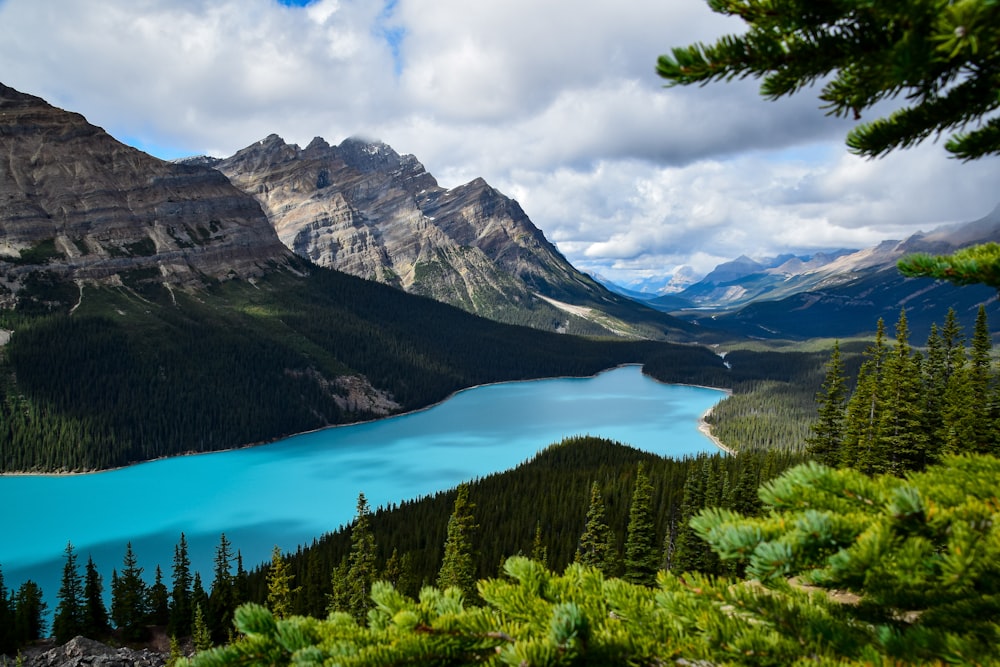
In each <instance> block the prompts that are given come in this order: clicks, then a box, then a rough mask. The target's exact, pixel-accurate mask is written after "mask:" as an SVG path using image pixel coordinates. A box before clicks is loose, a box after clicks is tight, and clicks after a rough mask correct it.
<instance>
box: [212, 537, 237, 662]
mask: <svg viewBox="0 0 1000 667" xmlns="http://www.w3.org/2000/svg"><path fill="white" fill-rule="evenodd" d="M233 558H234V556H233V547H232V544H231V543H230V542H229V540H228V539H227V538H226V534H225V533H222V534H221V535H220V536H219V546H217V547H216V548H215V560H214V566H213V569H212V572H213V576H212V588H211V591H210V592H209V596H208V614H207V616H208V618H207V622H208V627H209V629H210V630H211V632H212V639H213V640H215V641H217V642H223V641H225V640H226V638H227V637H228V636H229V634H230V633H231V632H232V629H233V612H234V611H236V607H237V604H236V587H235V581H234V578H233V570H232V567H233Z"/></svg>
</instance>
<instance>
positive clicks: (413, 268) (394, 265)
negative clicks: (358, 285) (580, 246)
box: [201, 135, 613, 321]
mask: <svg viewBox="0 0 1000 667" xmlns="http://www.w3.org/2000/svg"><path fill="white" fill-rule="evenodd" d="M201 162H202V163H204V160H202V161H201ZM215 167H216V168H217V169H219V170H220V171H221V172H222V173H224V174H225V175H226V176H228V177H229V179H230V180H231V181H232V182H233V183H234V184H235V185H237V186H238V187H239V188H241V189H242V190H244V191H245V192H247V193H249V194H252V195H253V196H254V197H256V198H257V200H258V201H260V203H261V204H262V206H263V207H264V210H265V211H266V212H267V215H268V217H269V218H270V220H271V224H272V225H273V226H274V228H275V230H276V231H277V233H278V237H279V238H280V239H281V240H282V242H283V243H284V244H285V245H286V246H288V248H290V249H291V250H293V251H294V252H295V253H297V254H299V255H301V256H303V257H307V258H309V259H310V260H312V261H313V262H315V263H317V264H320V265H322V266H328V267H331V268H335V269H338V270H341V271H345V272H347V273H351V274H354V275H357V276H360V277H363V278H366V279H370V280H375V281H379V282H383V283H388V284H390V285H394V286H396V287H399V288H401V289H404V290H406V291H408V292H412V293H415V294H421V295H424V296H429V297H432V298H435V299H437V300H440V301H444V302H446V303H450V304H452V305H456V306H459V307H462V308H465V309H466V310H469V311H472V312H475V313H477V314H480V315H485V316H488V317H494V318H495V319H501V320H505V321H519V320H521V319H522V318H521V317H519V316H517V315H510V314H509V313H510V312H511V311H516V310H518V309H536V310H537V309H542V310H545V311H546V312H555V311H554V309H552V307H551V306H550V305H549V304H547V303H544V302H542V301H541V300H540V299H538V298H537V295H538V294H540V295H543V296H546V297H549V298H551V299H557V300H560V301H566V302H569V303H574V304H591V303H597V302H600V301H601V300H604V299H607V298H609V297H610V294H609V293H608V292H607V290H605V288H603V287H602V286H601V285H599V284H598V283H596V282H595V281H594V280H592V279H591V278H590V277H589V276H586V275H584V274H582V273H580V272H579V271H577V270H576V269H575V268H574V267H573V266H572V265H570V264H569V262H567V261H566V259H565V258H564V257H563V256H562V255H561V254H560V253H559V251H558V250H557V249H556V248H555V246H553V245H552V244H551V243H549V242H548V241H547V240H546V239H545V237H544V235H543V234H542V232H541V231H540V230H539V229H538V228H537V227H535V226H534V224H532V222H531V220H530V219H529V218H528V216H527V215H526V214H525V213H524V211H523V210H522V209H521V207H520V206H519V205H518V204H517V202H516V201H514V200H512V199H510V198H508V197H506V196H504V195H503V194H501V193H500V192H498V191H497V190H495V189H494V188H492V187H490V186H489V185H488V184H487V183H486V182H485V181H484V180H482V179H476V180H474V181H472V182H470V183H467V184H466V185H463V186H461V187H457V188H454V189H451V190H448V189H445V188H442V187H440V186H439V185H438V183H437V181H436V180H435V179H434V177H433V176H431V175H430V174H429V173H427V171H426V170H425V169H424V167H423V165H421V164H420V162H418V161H417V159H416V158H415V157H414V156H412V155H399V154H398V153H396V152H395V151H394V150H393V149H392V148H390V147H389V146H387V145H385V144H383V143H380V142H369V141H363V140H360V139H354V138H352V139H347V140H345V141H344V142H343V143H341V144H340V145H339V146H330V145H329V144H328V143H326V142H325V141H324V140H323V139H320V138H316V139H314V140H313V141H312V142H311V143H310V144H309V145H308V146H307V147H306V148H304V149H301V148H299V147H298V146H295V145H290V144H287V143H285V141H284V140H282V139H281V138H280V137H278V136H277V135H271V136H269V137H267V138H266V139H264V140H262V141H259V142H257V143H255V144H253V145H251V146H248V147H247V148H245V149H243V150H241V151H239V152H238V153H236V154H235V155H233V156H232V157H230V158H227V159H225V160H221V161H218V162H216V163H215ZM612 298H613V297H612ZM504 313H507V316H505V315H504ZM552 319H553V320H555V319H560V318H558V317H557V318H552Z"/></svg>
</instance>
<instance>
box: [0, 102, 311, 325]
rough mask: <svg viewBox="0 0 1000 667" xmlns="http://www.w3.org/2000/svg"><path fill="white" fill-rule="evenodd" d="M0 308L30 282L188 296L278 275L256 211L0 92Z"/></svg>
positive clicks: (183, 168) (204, 172) (182, 169)
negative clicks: (190, 290) (188, 290)
mask: <svg viewBox="0 0 1000 667" xmlns="http://www.w3.org/2000/svg"><path fill="white" fill-rule="evenodd" d="M0 155H2V159H0V305H6V306H9V305H12V303H13V302H14V301H15V300H16V299H17V296H16V295H17V293H18V292H19V291H20V290H21V289H22V288H23V287H24V285H25V283H26V282H29V281H30V280H29V276H30V275H32V273H35V272H37V271H39V269H42V270H44V272H45V273H46V274H48V275H49V276H53V275H54V276H60V277H62V278H65V279H67V280H73V281H77V282H81V281H103V282H112V283H114V282H120V281H125V282H128V281H129V280H133V281H135V280H140V281H156V282H161V283H166V284H168V285H170V286H180V287H186V286H191V285H199V284H203V283H204V282H205V281H211V280H224V279H227V278H231V277H239V278H251V277H254V276H257V275H260V274H262V273H263V272H265V271H268V270H270V269H271V268H272V267H274V266H276V265H281V264H284V263H287V262H288V260H289V259H290V258H291V255H290V253H288V251H287V249H286V248H284V246H283V245H282V244H281V242H280V241H279V240H278V239H277V236H276V235H275V233H274V230H273V228H272V227H271V226H270V224H269V223H268V221H267V218H266V216H265V215H264V214H263V212H262V211H261V210H260V206H259V204H257V202H256V201H255V200H254V199H253V198H251V197H248V196H246V194H245V193H243V192H242V191H240V190H238V189H237V188H235V187H233V185H232V184H231V183H229V181H228V180H227V179H226V178H225V177H223V176H222V175H221V174H219V173H218V172H217V171H215V170H213V169H211V168H209V167H205V166H196V165H180V164H173V163H169V162H164V161H162V160H158V159H156V158H154V157H152V156H150V155H147V154H146V153H143V152H142V151H139V150H136V149H134V148H131V147H129V146H126V145H124V144H121V143H120V142H118V141H116V140H115V139H114V138H112V137H111V136H109V135H108V134H107V133H106V132H104V130H102V129H101V128H99V127H96V126H94V125H91V124H90V123H88V122H87V121H86V119H84V118H83V117H82V116H80V115H79V114H75V113H70V112H67V111H63V110H61V109H57V108H55V107H53V106H51V105H49V104H48V103H46V102H45V101H44V100H42V99H40V98H38V97H34V96H31V95H27V94H24V93H21V92H18V91H16V90H14V89H12V88H9V87H7V86H4V85H2V84H0Z"/></svg>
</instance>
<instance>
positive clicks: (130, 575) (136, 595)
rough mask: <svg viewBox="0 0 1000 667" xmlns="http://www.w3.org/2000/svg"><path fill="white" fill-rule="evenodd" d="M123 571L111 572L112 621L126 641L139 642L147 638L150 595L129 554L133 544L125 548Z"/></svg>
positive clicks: (132, 555)
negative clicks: (119, 572)
mask: <svg viewBox="0 0 1000 667" xmlns="http://www.w3.org/2000/svg"><path fill="white" fill-rule="evenodd" d="M122 565H123V567H122V572H121V574H120V575H119V574H118V573H117V572H116V571H112V576H111V620H113V621H114V623H115V626H116V627H117V628H118V631H119V632H120V633H121V636H122V637H124V638H125V639H127V640H129V641H141V640H143V639H145V636H146V619H147V617H148V616H149V594H148V591H147V587H146V582H145V581H143V579H142V569H143V568H141V567H139V561H138V559H137V558H136V556H135V552H134V551H132V543H131V542H129V543H128V545H127V546H126V547H125V557H124V558H123V560H122Z"/></svg>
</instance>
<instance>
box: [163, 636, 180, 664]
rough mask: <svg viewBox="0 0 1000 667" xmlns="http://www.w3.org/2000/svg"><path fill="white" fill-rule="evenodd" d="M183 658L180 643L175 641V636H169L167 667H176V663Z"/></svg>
mask: <svg viewBox="0 0 1000 667" xmlns="http://www.w3.org/2000/svg"><path fill="white" fill-rule="evenodd" d="M183 657H184V652H183V651H182V650H181V643H180V641H178V639H177V635H170V653H169V655H168V656H167V667H176V665H177V662H178V661H179V660H180V659H181V658H183Z"/></svg>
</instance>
